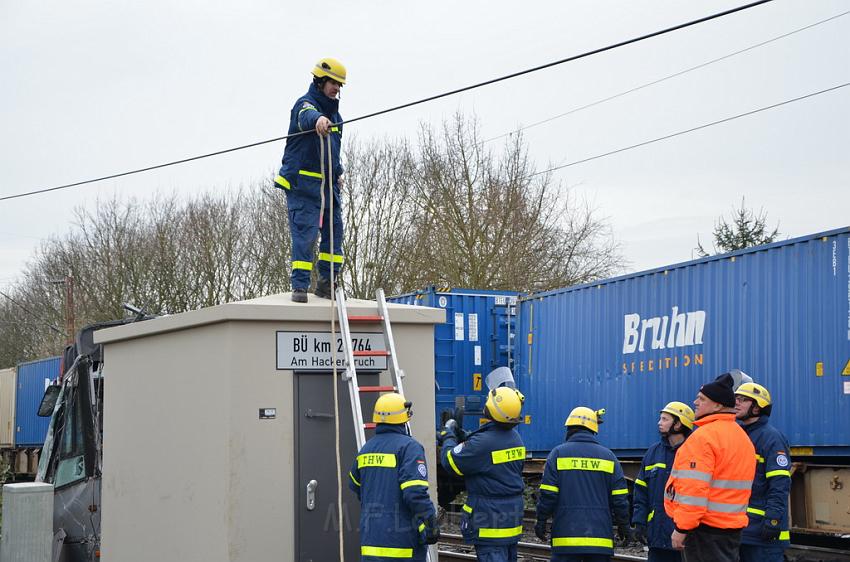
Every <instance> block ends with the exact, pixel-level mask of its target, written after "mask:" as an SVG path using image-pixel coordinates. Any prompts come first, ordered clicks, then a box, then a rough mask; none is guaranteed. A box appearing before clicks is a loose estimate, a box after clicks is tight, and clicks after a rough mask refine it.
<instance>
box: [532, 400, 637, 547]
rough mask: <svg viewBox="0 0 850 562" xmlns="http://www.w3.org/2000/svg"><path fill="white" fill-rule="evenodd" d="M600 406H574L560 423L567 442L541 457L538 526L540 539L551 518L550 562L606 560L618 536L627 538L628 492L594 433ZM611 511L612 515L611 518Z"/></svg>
mask: <svg viewBox="0 0 850 562" xmlns="http://www.w3.org/2000/svg"><path fill="white" fill-rule="evenodd" d="M603 413H604V411H603V410H600V411H598V412H596V411H593V410H591V409H590V408H587V407H584V406H579V407H577V408H574V409H573V410H572V411H571V412H570V415H569V417H567V421H566V423H565V426H566V428H567V440H566V442H565V443H561V444H560V445H558V446H557V447H555V448H554V449H553V450H552V452H551V453H549V456H548V457H547V458H546V465H545V467H544V469H543V480H542V482H541V484H540V496H539V499H538V501H537V524H536V525H535V526H534V533H535V534H536V535H537V538H539V539H540V540H542V541H546V540H547V537H548V531H547V525H548V520H549V518H550V517H554V520H553V522H552V537H551V545H552V558H551V560H552V562H607V561H609V560H610V559H611V555H612V554H613V553H614V536H613V533H612V528H613V525H614V524H616V525H617V535H618V539H619V540H621V541H622V542H624V543H625V542H629V541H630V539H631V531H630V528H629V523H628V522H629V498H628V494H629V490H628V488H627V487H626V479H625V477H624V476H623V469H622V467H621V466H620V463H619V461H618V460H617V457H615V456H614V453H612V452H611V451H610V450H609V449H607V448H606V447H603V446H602V445H600V444H599V441H598V440H597V439H596V434H597V433H598V432H599V423H600V418H601V415H602V414H603ZM612 515H613V517H612Z"/></svg>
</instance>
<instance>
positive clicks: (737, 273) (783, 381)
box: [405, 228, 850, 536]
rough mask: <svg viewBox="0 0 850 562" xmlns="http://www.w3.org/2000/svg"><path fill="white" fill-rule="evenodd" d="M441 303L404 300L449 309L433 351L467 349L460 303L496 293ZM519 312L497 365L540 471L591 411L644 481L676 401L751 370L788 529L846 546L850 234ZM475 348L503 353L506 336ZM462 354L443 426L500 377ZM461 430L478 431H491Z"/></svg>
mask: <svg viewBox="0 0 850 562" xmlns="http://www.w3.org/2000/svg"><path fill="white" fill-rule="evenodd" d="M440 294H441V293H440V292H439V291H437V290H435V289H426V290H424V291H421V292H419V293H416V294H414V295H412V296H411V295H408V296H407V297H406V298H407V299H408V300H407V301H405V302H408V303H409V304H422V305H427V306H438V307H442V308H446V309H447V322H448V323H449V324H447V325H446V326H445V327H444V329H443V332H442V333H441V334H437V335H435V337H436V338H437V340H438V342H436V343H445V340H446V339H448V338H449V337H450V336H451V335H454V337H455V342H459V341H460V340H463V328H462V327H463V325H464V322H466V324H467V325H468V324H469V323H470V321H471V320H470V318H468V317H467V318H466V319H465V320H464V319H463V318H462V314H461V312H462V311H459V310H451V308H452V306H454V304H455V300H456V299H458V298H461V299H462V298H463V297H457V296H453V295H466V294H481V295H485V294H486V292H484V291H475V290H457V289H455V290H451V291H448V292H446V293H444V294H445V295H446V297H445V299H444V300H440V299H439V296H440ZM514 295H516V294H515V293H514ZM487 298H488V299H489V300H490V301H491V306H494V307H495V306H496V302H497V300H496V299H499V301H498V302H503V300H502V299H505V298H507V299H509V300H508V302H509V303H513V302H514V301H513V297H504V296H499V295H489V296H488V297H487ZM515 302H516V304H508V305H506V306H507V308H506V315H505V317H506V318H510V320H509V321H508V322H507V323H506V325H507V326H510V330H511V331H510V334H509V335H508V337H507V339H506V340H504V341H506V342H507V346H508V348H507V350H505V353H503V354H502V355H500V356H499V357H496V358H495V359H496V360H495V361H491V362H490V364H489V366H490V367H495V366H500V365H507V366H511V367H512V368H513V370H514V374H515V376H516V379H517V384H518V386H519V388H520V389H521V390H522V391H523V393H524V394H525V396H526V401H525V406H524V414H525V416H524V423H523V424H521V425H520V426H519V431H520V434H521V435H522V437H523V440H524V442H525V445H526V448H527V450H528V455H529V458H528V462H527V467H528V468H529V469H530V470H532V471H533V470H534V467H535V466H536V465H538V463H539V462H542V460H544V459H545V457H546V455H547V454H548V452H549V451H550V450H551V449H553V448H554V447H555V446H556V445H557V444H558V443H560V442H561V441H562V440H563V439H564V428H563V424H564V419H565V418H566V415H567V413H568V412H569V411H570V409H571V408H572V407H573V406H577V405H586V406H589V407H591V408H594V409H599V408H605V409H606V411H607V415H606V417H605V424H604V425H603V426H602V427H601V428H600V440H601V441H602V443H603V444H604V445H606V446H608V447H609V448H611V449H612V450H613V451H614V452H615V453H616V454H617V456H618V457H619V458H620V459H621V460H622V461H623V464H624V468H626V470H627V471H628V470H631V472H632V475H634V474H636V472H637V468H638V467H639V463H640V459H641V457H642V455H643V453H644V451H645V450H646V448H647V447H648V446H649V445H651V444H652V443H654V442H655V441H656V440H657V439H658V438H659V436H658V433H657V430H656V420H657V417H658V410H659V409H660V408H661V407H662V406H663V405H664V404H665V403H667V402H669V401H672V400H679V401H684V402H691V401H692V400H693V398H694V397H695V395H696V392H697V390H698V389H699V386H700V385H701V384H702V383H704V382H707V381H710V380H712V379H714V377H715V376H717V375H718V374H720V373H723V372H727V371H730V370H732V369H741V370H743V371H744V372H745V373H747V374H749V375H750V376H752V377H753V378H754V379H755V381H756V382H758V383H760V384H763V385H765V386H766V387H767V388H768V389H769V390H770V392H771V394H772V396H773V400H774V407H773V413H772V416H771V422H772V423H773V424H774V425H776V426H777V427H778V428H779V429H780V430H782V431H783V432H784V433H785V435H787V436H788V438H789V440H790V443H791V445H792V450H791V454H792V459H793V471H792V472H793V490H792V499H791V516H792V524H793V529H792V531H795V532H798V533H799V532H805V533H807V534H809V535H818V534H822V535H830V536H834V535H846V534H848V533H850V228H842V229H838V230H833V231H829V232H822V233H818V234H813V235H810V236H803V237H800V238H795V239H790V240H785V241H782V242H778V243H774V244H769V245H765V246H759V247H754V248H748V249H745V250H740V251H736V252H732V253H729V254H722V255H717V256H711V257H706V258H703V259H698V260H693V261H688V262H684V263H679V264H675V265H670V266H666V267H660V268H656V269H653V270H649V271H643V272H639V273H634V274H630V275H625V276H622V277H616V278H613V279H605V280H602V281H597V282H593V283H588V284H584V285H579V286H574V287H568V288H565V289H559V290H553V291H547V292H542V293H537V294H530V295H518V296H517V298H516V301H515ZM508 311H509V312H508ZM452 323H453V325H452ZM459 326H460V327H459ZM476 336H477V338H478V339H480V340H481V341H500V336H499V335H498V334H497V333H495V332H494V333H486V332H481V331H480V330H479V332H478V333H477V334H476ZM438 348H439V345H438V346H435V349H438ZM436 353H439V352H438V351H437V352H436ZM444 353H445V352H444ZM453 353H455V354H460V355H463V356H464V357H454V358H453V359H452V362H451V365H452V366H453V367H454V369H455V370H454V371H451V370H450V368H449V367H446V365H448V362H447V361H446V360H445V358H441V357H437V358H436V359H437V365H443V366H444V367H443V370H442V371H441V370H440V368H439V367H438V372H437V373H436V379H437V382H438V388H437V396H438V399H437V419H438V420H439V419H440V418H441V415H442V417H443V419H444V418H445V416H446V415H449V414H448V412H450V411H451V409H452V407H453V406H455V405H458V406H461V405H462V406H466V407H467V410H468V411H467V414H469V413H475V414H477V413H479V412H480V410H475V409H474V408H470V407H469V406H470V405H475V404H481V400H482V394H483V393H482V392H481V391H480V389H479V387H478V386H476V385H477V384H479V382H478V381H480V377H481V376H482V372H483V375H484V376H486V374H487V372H489V369H487V368H486V367H482V366H480V365H477V364H476V365H470V364H469V359H468V358H469V357H471V356H474V355H473V354H474V351H473V350H471V349H470V348H469V346H468V345H467V346H466V347H464V346H462V345H461V346H458V345H457V343H455V346H454V348H453ZM508 358H510V361H508ZM446 369H449V370H446ZM447 382H450V384H447ZM470 418H471V419H470ZM465 419H466V422H465V424H466V428H467V429H469V428H470V426H472V427H474V426H476V425H477V424H478V421H479V420H478V416H477V415H472V416H469V415H467V416H466V418H465Z"/></svg>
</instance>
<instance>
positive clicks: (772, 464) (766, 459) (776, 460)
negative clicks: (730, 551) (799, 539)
mask: <svg viewBox="0 0 850 562" xmlns="http://www.w3.org/2000/svg"><path fill="white" fill-rule="evenodd" d="M742 427H743V428H744V431H746V432H747V435H748V436H749V438H750V440H751V441H752V442H753V447H755V449H756V461H757V462H756V476H755V478H754V479H753V491H752V494H751V495H750V503H749V506H748V507H747V516H748V518H749V524H748V525H747V527H746V528H745V529H744V532H743V533H742V534H741V543H743V544H754V545H761V546H765V545H776V546H786V547H787V546H788V545H789V544H790V538H791V537H790V534H789V532H788V495H789V494H790V493H791V448H790V445H789V444H788V439H786V437H785V436H784V435H782V433H781V432H780V431H779V430H778V429H776V428H775V427H773V426H772V425H770V423H769V421H768V417H767V416H761V417H759V419H758V420H757V421H755V422H753V423H751V424H750V425H744V426H742ZM763 527H768V528H772V529H778V530H779V531H780V535H779V539H778V540H772V541H769V542H768V541H765V540H764V539H762V538H761V531H762V528H763Z"/></svg>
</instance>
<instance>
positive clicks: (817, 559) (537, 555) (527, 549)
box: [438, 533, 850, 562]
mask: <svg viewBox="0 0 850 562" xmlns="http://www.w3.org/2000/svg"><path fill="white" fill-rule="evenodd" d="M438 552H439V555H440V561H441V562H455V561H457V560H475V559H476V558H475V551H474V550H473V548H472V546H471V545H469V544H466V543H464V542H463V537H461V536H460V535H453V534H446V533H444V534H442V535H440V542H439V550H438ZM517 554H518V558H519V560H520V561H522V562H540V561H544V560H546V561H548V560H549V558H550V556H551V548H550V547H549V546H548V545H545V544H537V543H531V542H520V543H519V545H518V546H517ZM785 555H786V559H787V560H789V561H792V562H850V551H846V550H838V549H833V548H821V547H814V546H797V545H792V546H791V547H790V548H788V549H787V550H786V551H785ZM611 560H616V561H618V562H645V561H646V557H645V556H636V555H633V554H622V553H615V554H614V556H613V557H612V558H611Z"/></svg>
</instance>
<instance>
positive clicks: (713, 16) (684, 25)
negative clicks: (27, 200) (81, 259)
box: [0, 0, 773, 201]
mask: <svg viewBox="0 0 850 562" xmlns="http://www.w3.org/2000/svg"><path fill="white" fill-rule="evenodd" d="M770 2H773V0H758V1H756V2H750V3H748V4H744V5H742V6H738V7H736V8H731V9H729V10H724V11H722V12H717V13H715V14H711V15H708V16H705V17H702V18H698V19H695V20H691V21H688V22H684V23H680V24H678V25H674V26H673V27H668V28H665V29H661V30H659V31H654V32H652V33H647V34H645V35H641V36H638V37H634V38H632V39H627V40H625V41H620V42H619V43H614V44H611V45H607V46H605V47H600V48H598V49H593V50H591V51H586V52H584V53H581V54H578V55H573V56H571V57H567V58H564V59H560V60H557V61H554V62H550V63H547V64H543V65H540V66H535V67H532V68H528V69H525V70H521V71H518V72H513V73H511V74H506V75H504V76H500V77H498V78H493V79H490V80H486V81H484V82H478V83H477V84H472V85H470V86H464V87H463V88H457V89H455V90H449V91H447V92H443V93H441V94H436V95H433V96H429V97H426V98H422V99H419V100H416V101H412V102H408V103H404V104H401V105H397V106H394V107H390V108H388V109H382V110H380V111H375V112H373V113H368V114H366V115H361V116H359V117H355V118H353V119H349V120H347V121H343V122H342V123H344V124H350V123H354V122H356V121H362V120H364V119H370V118H372V117H377V116H379V115H384V114H386V113H390V112H393V111H399V110H401V109H406V108H408V107H413V106H415V105H419V104H423V103H427V102H430V101H434V100H437V99H440V98H445V97H448V96H453V95H456V94H459V93H462V92H467V91H469V90H473V89H476V88H481V87H483V86H489V85H490V84H495V83H497V82H502V81H505V80H510V79H512V78H517V77H519V76H523V75H526V74H530V73H532V72H538V71H540V70H545V69H547V68H552V67H553V66H558V65H561V64H565V63H568V62H572V61H576V60H579V59H582V58H585V57H589V56H592V55H597V54H599V53H604V52H606V51H611V50H613V49H618V48H620V47H624V46H626V45H631V44H633V43H638V42H640V41H645V40H647V39H651V38H653V37H658V36H660V35H665V34H667V33H672V32H674V31H678V30H680V29H685V28H687V27H691V26H694V25H698V24H701V23H705V22H708V21H711V20H714V19H718V18H722V17H724V16H728V15H731V14H734V13H737V12H742V11H744V10H748V9H750V8H755V7H756V6H760V5H762V4H767V3H770ZM308 133H312V131H303V132H299V133H294V134H291V135H284V136H281V137H275V138H273V139H268V140H262V141H257V142H252V143H250V144H243V145H240V146H235V147H232V148H225V149H223V150H217V151H215V152H209V153H206V154H201V155H198V156H190V157H187V158H181V159H179V160H173V161H171V162H165V163H163V164H155V165H152V166H146V167H144V168H138V169H135V170H130V171H127V172H120V173H117V174H110V175H106V176H101V177H98V178H93V179H88V180H82V181H78V182H74V183H68V184H64V185H58V186H55V187H48V188H43V189H36V190H33V191H27V192H24V193H16V194H14V195H5V196H3V197H0V201H6V200H9V199H17V198H20V197H28V196H31V195H37V194H40V193H48V192H50V191H59V190H62V189H70V188H72V187H79V186H81V185H86V184H90V183H96V182H100V181H105V180H110V179H115V178H120V177H124V176H129V175H133V174H140V173H142V172H149V171H152V170H157V169H160V168H166V167H169V166H175V165H177V164H185V163H187V162H192V161H195V160H201V159H204V158H211V157H213V156H220V155H222V154H227V153H229V152H236V151H238V150H244V149H247V148H253V147H255V146H260V145H263V144H269V143H272V142H278V141H281V140H285V139H288V138H292V137H295V136H299V135H303V134H308Z"/></svg>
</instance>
